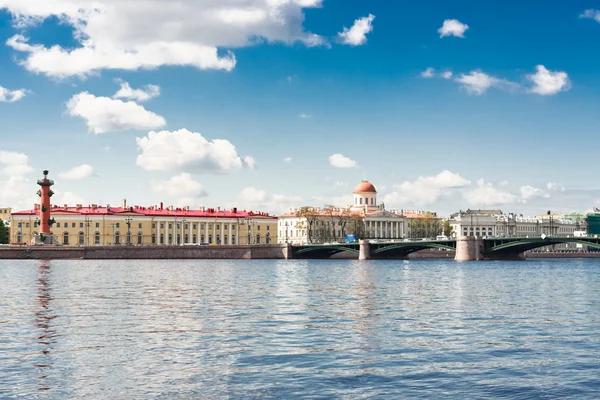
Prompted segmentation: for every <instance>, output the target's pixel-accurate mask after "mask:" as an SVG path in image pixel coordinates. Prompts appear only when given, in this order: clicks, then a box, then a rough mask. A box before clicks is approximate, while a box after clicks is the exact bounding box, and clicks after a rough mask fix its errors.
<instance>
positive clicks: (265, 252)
mask: <svg viewBox="0 0 600 400" xmlns="http://www.w3.org/2000/svg"><path fill="white" fill-rule="evenodd" d="M287 249H288V246H287V245H285V244H272V245H260V246H247V245H246V246H244V245H238V246H227V245H223V246H48V247H43V246H7V247H0V259H4V260H22V259H34V260H35V259H40V260H79V259H84V260H152V259H155V260H161V259H165V260H169V259H170V260H176V259H214V260H269V259H271V260H272V259H285V258H286V256H287Z"/></svg>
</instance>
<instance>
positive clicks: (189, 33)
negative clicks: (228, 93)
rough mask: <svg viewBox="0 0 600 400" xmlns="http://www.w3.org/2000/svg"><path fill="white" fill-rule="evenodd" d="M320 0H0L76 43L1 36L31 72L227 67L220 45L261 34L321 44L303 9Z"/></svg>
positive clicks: (21, 17)
mask: <svg viewBox="0 0 600 400" xmlns="http://www.w3.org/2000/svg"><path fill="white" fill-rule="evenodd" d="M321 5H322V0H244V1H240V0H178V1H177V2H173V1H165V0H145V1H144V2H143V4H140V2H139V1H132V0H95V1H90V0H52V1H40V0H0V9H2V8H5V9H6V10H7V11H8V12H9V13H10V14H11V15H12V16H13V19H14V24H15V25H16V26H17V27H18V28H20V29H26V28H29V27H31V26H34V25H38V24H40V23H42V21H44V20H46V19H49V18H52V17H55V18H57V19H58V20H59V21H60V23H62V24H64V25H68V26H70V27H72V28H73V30H74V33H73V37H74V39H75V40H76V41H77V42H78V44H79V47H77V46H75V47H72V48H70V47H69V48H66V47H61V46H60V45H58V44H54V45H53V46H51V47H45V46H44V45H42V44H29V42H28V39H26V38H25V37H24V36H22V35H16V36H13V37H12V38H10V39H9V40H8V41H7V44H8V45H9V46H10V47H12V48H13V49H15V50H17V51H20V52H24V53H26V57H25V59H24V60H22V61H21V63H22V65H23V66H24V67H25V68H27V69H28V70H30V71H33V72H36V73H43V74H47V75H50V76H55V77H65V76H72V75H80V76H85V75H89V74H92V73H97V72H99V71H100V70H103V69H122V70H137V69H153V68H158V67H161V66H165V65H172V66H192V67H196V68H199V69H220V70H226V71H230V70H232V69H233V68H234V67H235V65H236V59H235V56H234V54H233V53H231V52H229V53H225V54H224V55H223V54H221V55H220V54H219V50H218V48H235V47H242V46H250V45H253V44H256V43H257V42H261V41H268V42H282V43H286V44H289V43H293V42H303V43H305V44H306V45H308V46H313V45H319V44H322V43H323V42H324V40H323V39H322V38H321V37H320V36H318V35H315V34H312V33H310V32H306V31H305V30H304V28H303V26H302V25H303V21H304V9H305V8H309V7H320V6H321Z"/></svg>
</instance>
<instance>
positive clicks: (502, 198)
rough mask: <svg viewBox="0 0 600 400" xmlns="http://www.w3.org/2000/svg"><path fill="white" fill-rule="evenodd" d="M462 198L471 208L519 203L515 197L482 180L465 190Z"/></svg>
mask: <svg viewBox="0 0 600 400" xmlns="http://www.w3.org/2000/svg"><path fill="white" fill-rule="evenodd" d="M463 198H464V200H466V201H467V203H468V204H469V205H470V206H472V207H484V206H485V207H487V206H499V205H503V204H512V203H517V202H519V197H518V196H517V195H514V194H512V193H509V192H506V191H502V190H500V189H498V188H496V187H494V185H493V184H492V183H491V182H486V181H485V180H484V179H479V180H478V181H477V186H476V187H475V188H473V189H470V190H467V191H466V192H465V193H464V194H463Z"/></svg>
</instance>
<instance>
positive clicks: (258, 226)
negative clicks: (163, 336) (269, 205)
mask: <svg viewBox="0 0 600 400" xmlns="http://www.w3.org/2000/svg"><path fill="white" fill-rule="evenodd" d="M95 225H96V228H100V223H99V222H96V223H95ZM164 225H165V224H164V223H161V224H160V229H164V228H165V226H164ZM37 226H38V224H37V223H34V224H33V227H34V228H37ZM83 226H84V223H83V222H80V223H79V228H83ZM17 227H19V228H23V223H22V222H19V223H18V224H17ZM25 227H26V228H29V222H26V223H25ZM56 227H57V228H60V227H61V223H60V222H57V223H56ZM62 227H63V228H68V227H69V223H68V222H63V225H62ZM76 227H77V224H76V223H75V222H71V228H76ZM114 227H115V228H117V229H119V228H120V227H121V223H119V222H116V223H115V224H114ZM189 227H190V224H187V225H186V226H185V229H189ZM172 228H173V224H171V223H169V229H172ZM197 228H198V224H192V229H197ZM209 228H210V229H212V226H211V224H209ZM269 228H270V227H269V225H267V230H270V229H269ZM138 229H142V224H141V223H138ZM152 229H156V223H153V224H152ZM200 229H204V224H200ZM220 229H221V228H220V225H219V224H217V226H216V230H220ZM226 229H227V228H226ZM232 229H236V225H235V224H233V225H232ZM256 230H257V231H260V225H256Z"/></svg>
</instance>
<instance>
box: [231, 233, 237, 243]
mask: <svg viewBox="0 0 600 400" xmlns="http://www.w3.org/2000/svg"><path fill="white" fill-rule="evenodd" d="M231 244H237V243H235V235H231Z"/></svg>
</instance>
